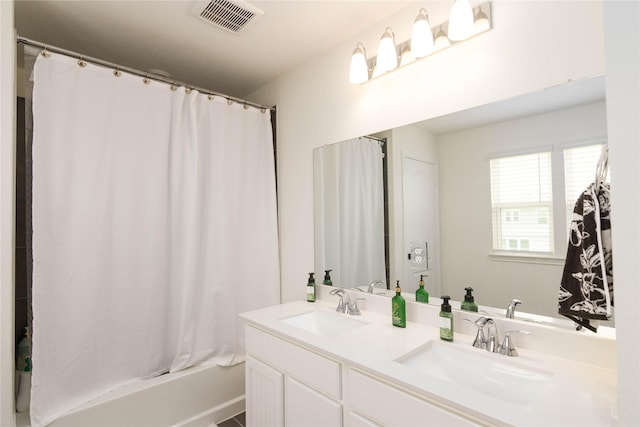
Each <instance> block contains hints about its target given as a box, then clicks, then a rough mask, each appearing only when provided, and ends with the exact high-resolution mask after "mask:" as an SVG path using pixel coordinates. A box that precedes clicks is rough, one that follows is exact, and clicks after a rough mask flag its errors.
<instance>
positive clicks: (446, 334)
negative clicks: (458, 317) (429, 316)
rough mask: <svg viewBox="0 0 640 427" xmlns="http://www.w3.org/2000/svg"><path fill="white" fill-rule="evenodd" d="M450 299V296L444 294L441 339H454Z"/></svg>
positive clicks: (441, 314)
mask: <svg viewBox="0 0 640 427" xmlns="http://www.w3.org/2000/svg"><path fill="white" fill-rule="evenodd" d="M450 299H451V297H450V296H448V295H444V296H443V297H442V301H443V302H442V305H441V306H440V339H443V340H445V341H453V314H452V313H451V305H450V304H449V300H450Z"/></svg>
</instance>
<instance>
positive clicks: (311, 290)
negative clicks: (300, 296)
mask: <svg viewBox="0 0 640 427" xmlns="http://www.w3.org/2000/svg"><path fill="white" fill-rule="evenodd" d="M314 274H315V273H309V280H308V281H307V301H308V302H315V301H316V279H315V278H314V277H313V275H314Z"/></svg>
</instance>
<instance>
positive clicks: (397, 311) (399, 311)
mask: <svg viewBox="0 0 640 427" xmlns="http://www.w3.org/2000/svg"><path fill="white" fill-rule="evenodd" d="M401 292H402V290H401V289H400V281H399V280H396V295H395V296H394V297H393V298H391V320H392V323H393V326H397V327H399V328H406V327H407V312H406V307H405V306H406V303H405V300H404V297H403V296H402V295H401Z"/></svg>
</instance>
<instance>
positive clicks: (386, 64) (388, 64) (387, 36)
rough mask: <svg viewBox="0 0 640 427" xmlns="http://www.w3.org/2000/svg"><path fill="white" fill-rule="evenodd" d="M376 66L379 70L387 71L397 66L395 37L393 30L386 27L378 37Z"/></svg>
mask: <svg viewBox="0 0 640 427" xmlns="http://www.w3.org/2000/svg"><path fill="white" fill-rule="evenodd" d="M376 66H377V67H380V71H383V72H387V71H391V70H393V69H395V68H397V67H398V51H397V50H396V39H395V34H393V30H392V29H391V28H390V27H387V28H386V29H385V30H384V33H383V34H382V37H380V44H379V45H378V61H377V62H376Z"/></svg>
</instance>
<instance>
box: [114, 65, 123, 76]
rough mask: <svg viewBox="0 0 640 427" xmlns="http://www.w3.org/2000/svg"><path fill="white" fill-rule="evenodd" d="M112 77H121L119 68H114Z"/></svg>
mask: <svg viewBox="0 0 640 427" xmlns="http://www.w3.org/2000/svg"><path fill="white" fill-rule="evenodd" d="M113 75H114V76H116V77H120V76H121V75H122V71H120V67H116V69H115V70H113Z"/></svg>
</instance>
